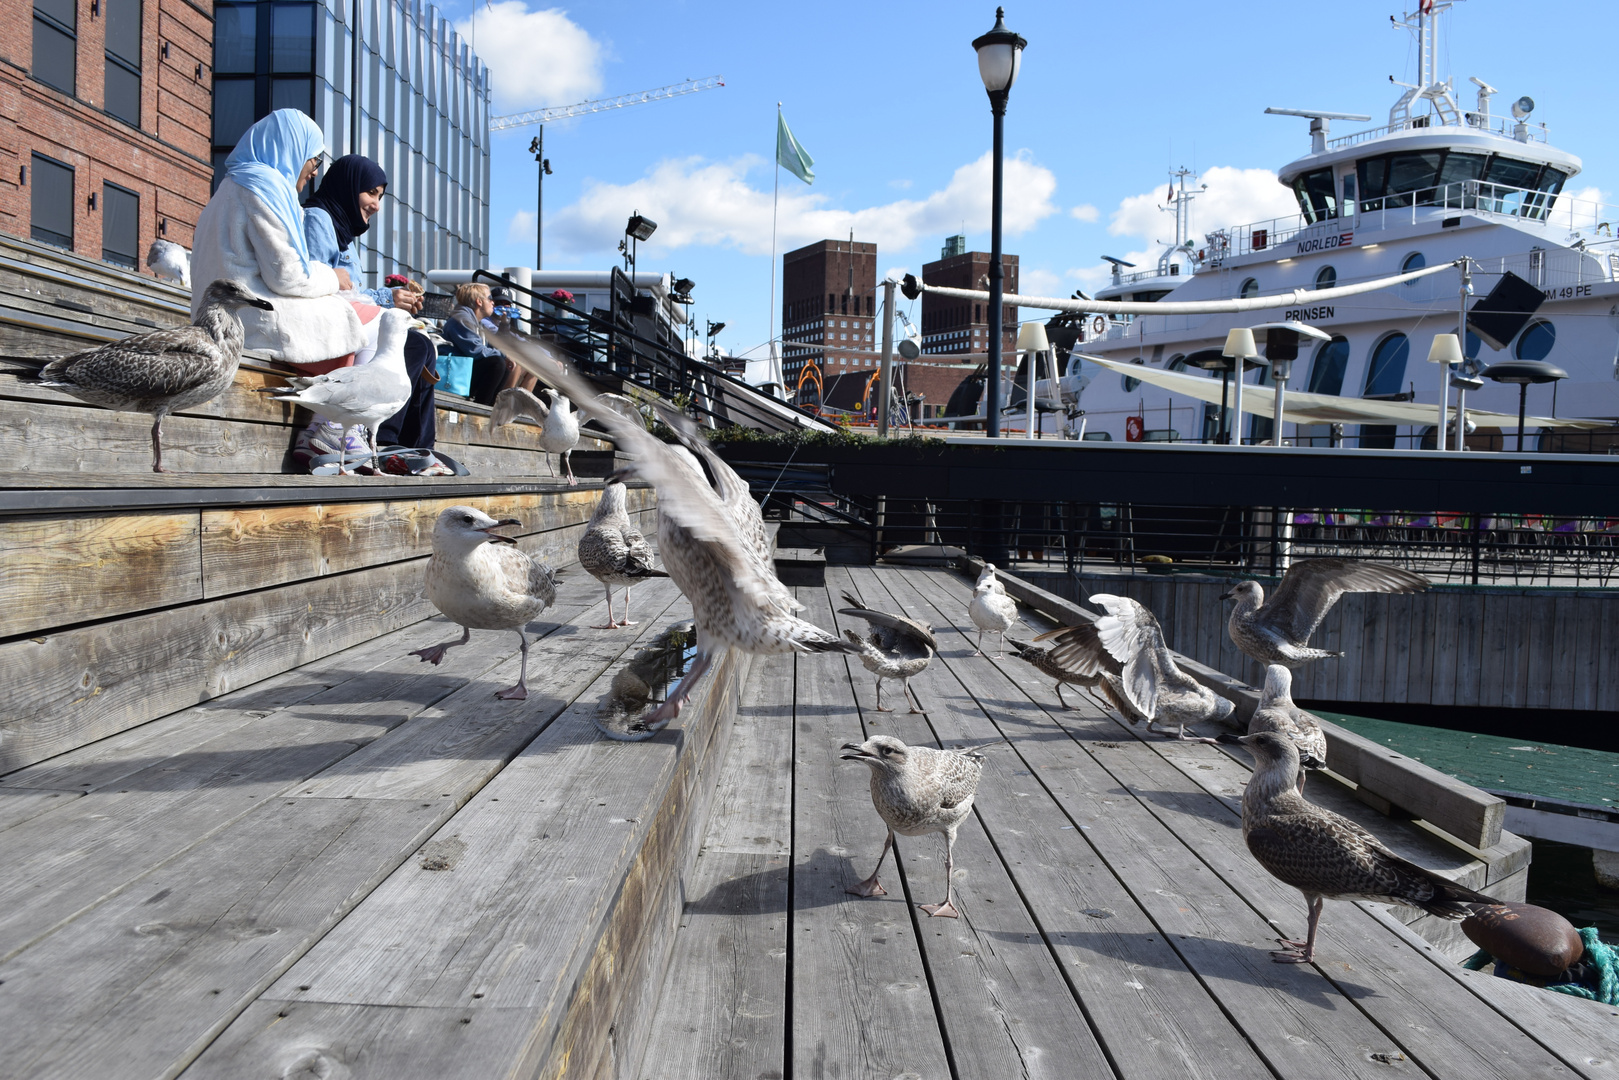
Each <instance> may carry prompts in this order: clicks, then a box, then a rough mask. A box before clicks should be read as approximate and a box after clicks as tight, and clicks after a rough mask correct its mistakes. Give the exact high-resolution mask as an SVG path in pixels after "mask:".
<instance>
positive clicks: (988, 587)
mask: <svg viewBox="0 0 1619 1080" xmlns="http://www.w3.org/2000/svg"><path fill="white" fill-rule="evenodd" d="M967 617H968V618H970V619H972V621H973V625H974V626H976V627H978V645H977V647H976V648H975V649H974V650H973V655H974V656H983V655H984V631H986V630H988V631H989V632H990V633H993V634H999V635H1001V649H1002V652H998V653H996V654H995V659H997V660H999V659H1000V658H1001V656H1002V655H1003V654H1004V652H1005V649H1006V632H1007V631H1008V630H1010V629H1011V628H1012V624H1013V623H1015V622H1017V604H1016V602H1014V601H1013V599H1012V598H1011V597H1010V596H1007V595H1006V590H1005V589H1004V588H1003V587H1002V586H1001V583H1000V582H998V581H996V580H995V568H994V567H993V566H990V565H988V564H987V563H986V564H985V570H984V573H983V574H982V575H980V576H979V578H978V585H977V587H976V588H974V589H973V598H972V599H971V600H970V601H968V603H967Z"/></svg>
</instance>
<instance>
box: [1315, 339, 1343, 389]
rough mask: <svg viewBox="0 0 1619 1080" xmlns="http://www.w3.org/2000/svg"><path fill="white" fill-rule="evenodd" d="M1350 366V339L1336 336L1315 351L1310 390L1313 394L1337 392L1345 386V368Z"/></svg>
mask: <svg viewBox="0 0 1619 1080" xmlns="http://www.w3.org/2000/svg"><path fill="white" fill-rule="evenodd" d="M1348 366H1349V339H1347V338H1344V337H1341V336H1334V337H1333V339H1332V340H1331V341H1327V342H1323V343H1322V345H1321V347H1320V348H1318V349H1317V350H1316V351H1315V362H1314V363H1313V364H1311V365H1310V385H1309V391H1310V393H1312V394H1336V393H1338V392H1339V391H1340V390H1342V389H1343V388H1344V369H1345V368H1346V367H1348Z"/></svg>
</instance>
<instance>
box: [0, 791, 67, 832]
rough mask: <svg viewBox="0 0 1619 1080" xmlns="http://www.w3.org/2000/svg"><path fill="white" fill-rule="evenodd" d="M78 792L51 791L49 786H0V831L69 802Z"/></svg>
mask: <svg viewBox="0 0 1619 1080" xmlns="http://www.w3.org/2000/svg"><path fill="white" fill-rule="evenodd" d="M79 794H80V793H79V792H77V791H53V790H51V789H50V788H27V787H4V788H0V832H4V831H5V830H6V829H9V828H11V827H12V826H14V825H21V824H22V823H23V822H25V821H27V820H28V819H30V818H36V817H38V816H39V815H41V814H46V813H49V812H50V811H52V810H55V809H56V808H57V807H59V806H63V805H65V804H67V803H70V802H72V801H73V800H74V799H76V798H78V797H79Z"/></svg>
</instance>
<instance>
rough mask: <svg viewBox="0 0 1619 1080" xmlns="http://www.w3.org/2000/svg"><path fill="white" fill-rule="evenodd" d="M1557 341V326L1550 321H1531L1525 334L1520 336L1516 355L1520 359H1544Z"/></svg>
mask: <svg viewBox="0 0 1619 1080" xmlns="http://www.w3.org/2000/svg"><path fill="white" fill-rule="evenodd" d="M1556 343H1557V328H1556V327H1554V326H1553V325H1552V324H1551V323H1549V322H1546V321H1544V320H1537V321H1535V322H1532V323H1530V324H1529V328H1528V329H1526V330H1525V331H1524V332H1523V336H1522V337H1520V338H1518V348H1517V350H1516V355H1517V357H1518V359H1519V360H1544V359H1546V357H1547V356H1548V355H1549V354H1550V353H1551V351H1552V346H1553V345H1555V344H1556Z"/></svg>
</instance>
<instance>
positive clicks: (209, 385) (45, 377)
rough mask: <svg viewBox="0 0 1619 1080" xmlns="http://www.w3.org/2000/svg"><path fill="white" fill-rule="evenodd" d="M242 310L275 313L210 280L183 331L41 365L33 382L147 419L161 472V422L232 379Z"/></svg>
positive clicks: (228, 284) (235, 287)
mask: <svg viewBox="0 0 1619 1080" xmlns="http://www.w3.org/2000/svg"><path fill="white" fill-rule="evenodd" d="M243 307H254V308H259V309H260V310H262V311H273V310H274V307H273V306H272V305H271V303H270V302H269V301H268V300H262V299H260V298H259V297H257V296H254V295H253V294H252V293H250V292H248V291H247V289H246V288H245V287H243V286H242V285H241V284H239V283H238V282H235V281H227V280H224V279H221V280H219V281H215V282H214V283H213V284H211V285H209V286H208V291H207V292H205V293H203V300H202V309H201V310H200V311H198V312H197V318H196V321H195V322H193V323H192V324H191V325H190V326H177V327H175V328H174V329H172V330H158V331H155V332H153V333H150V334H137V335H135V336H134V337H127V338H124V339H123V340H121V341H114V342H111V343H110V344H107V345H102V346H99V347H98V348H94V349H88V350H86V351H85V352H81V353H74V354H73V355H72V356H58V357H51V358H47V362H46V363H45V366H44V367H42V368H41V369H40V371H39V375H38V380H39V383H40V385H41V386H47V387H50V388H51V389H52V390H61V391H63V392H64V393H68V394H72V395H73V396H74V397H76V398H78V399H79V400H80V401H88V402H89V403H90V404H92V405H100V406H101V407H102V408H104V409H113V410H116V411H118V412H144V413H151V414H152V471H153V472H159V473H160V472H166V471H167V470H166V469H164V468H163V418H164V417H165V416H168V415H169V414H170V413H172V412H178V411H180V410H182V409H190V408H194V407H196V406H198V405H201V404H202V403H203V402H205V401H212V400H213V399H214V398H216V397H218V396H219V395H220V394H222V393H224V392H225V389H226V388H227V387H228V386H230V385H231V383H232V381H234V380H235V378H236V367H237V365H238V364H239V363H240V362H241V359H242V320H241V319H240V318H239V317H238V316H237V314H236V311H237V309H238V308H243Z"/></svg>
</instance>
